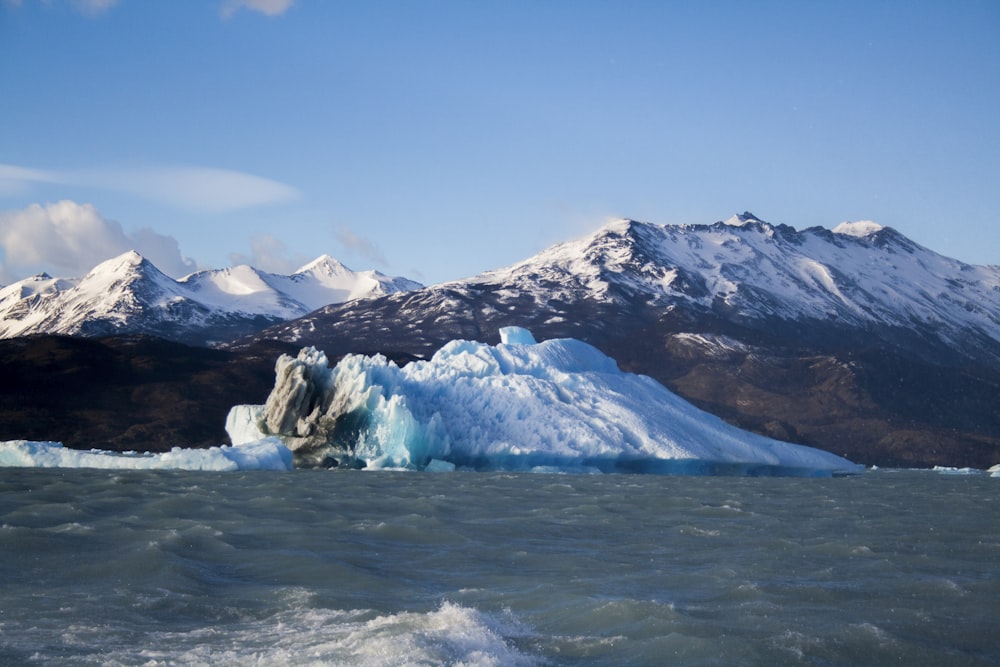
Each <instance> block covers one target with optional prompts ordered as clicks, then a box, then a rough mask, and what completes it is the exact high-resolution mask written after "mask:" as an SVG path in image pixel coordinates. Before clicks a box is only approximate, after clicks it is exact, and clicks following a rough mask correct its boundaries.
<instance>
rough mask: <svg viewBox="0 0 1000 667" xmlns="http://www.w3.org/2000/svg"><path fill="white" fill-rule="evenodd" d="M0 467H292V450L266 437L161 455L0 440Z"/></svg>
mask: <svg viewBox="0 0 1000 667" xmlns="http://www.w3.org/2000/svg"><path fill="white" fill-rule="evenodd" d="M0 467H8V468H9V467H19V468H103V469H106V470H214V471H222V472H228V471H235V470H291V469H292V467H293V466H292V453H291V451H289V450H288V448H287V447H285V446H284V445H283V444H282V443H281V441H280V440H278V439H277V438H262V439H259V440H256V441H254V442H251V443H247V444H243V445H240V446H238V447H229V446H222V447H210V448H208V449H187V448H182V447H175V448H173V449H172V450H171V451H169V452H163V453H161V454H148V453H147V454H137V453H134V452H130V453H125V454H122V453H118V452H109V451H105V450H100V449H92V450H89V451H82V450H76V449H68V448H66V447H63V446H62V444H61V443H58V442H34V441H30V440H9V441H7V442H0Z"/></svg>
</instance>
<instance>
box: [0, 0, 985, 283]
mask: <svg viewBox="0 0 1000 667" xmlns="http://www.w3.org/2000/svg"><path fill="white" fill-rule="evenodd" d="M0 86H2V88H0V100H2V101H0V282H2V283H6V282H9V281H11V280H14V279H18V278H21V277H24V276H26V275H30V274H32V273H35V272H38V271H41V270H46V271H48V272H50V273H53V274H54V275H67V276H68V275H80V274H82V273H83V272H85V271H86V270H87V269H88V268H90V267H91V266H93V265H94V264H95V263H96V262H97V261H100V260H101V259H104V258H106V257H107V256H112V255H114V254H118V252H120V251H123V250H125V249H127V248H128V247H133V246H134V247H137V249H139V250H140V252H143V253H144V254H146V255H147V256H148V257H150V259H152V260H153V261H154V262H155V263H157V265H158V266H161V268H163V269H164V270H166V271H167V272H168V273H172V274H173V275H175V276H179V275H182V274H183V273H184V272H186V271H189V270H193V269H194V268H199V267H221V266H227V265H229V264H231V263H233V262H246V261H249V262H250V263H253V264H255V265H257V266H260V267H261V268H265V269H268V270H274V271H288V270H291V269H294V268H295V267H296V266H297V265H300V264H302V263H305V261H307V260H309V259H312V258H313V257H315V256H317V255H319V254H321V253H324V252H325V253H329V254H331V255H334V256H335V257H338V258H339V259H341V260H342V261H344V262H345V263H346V264H348V265H349V266H351V267H352V268H355V269H366V268H377V269H379V270H382V271H384V272H386V273H390V274H393V275H406V276H408V277H411V278H414V279H417V280H420V281H422V282H425V283H427V284H431V283H436V282H440V281H444V280H451V279H457V278H462V277H466V276H470V275H473V274H476V273H479V272H481V271H484V270H487V269H491V268H498V267H501V266H505V265H508V264H511V263H514V262H516V261H519V260H521V259H524V258H527V257H528V256H530V255H532V254H534V253H535V252H538V251H540V250H542V249H543V248H545V247H546V246H548V245H550V244H552V243H555V242H558V241H564V240H570V239H573V238H577V237H579V236H581V235H583V234H585V233H587V232H589V231H591V230H593V229H596V228H597V227H599V226H600V225H601V224H603V223H604V222H605V221H606V220H607V219H608V218H614V217H630V218H635V219H640V220H645V221H649V222H654V223H658V224H668V223H709V222H713V221H716V220H721V219H725V218H728V217H729V216H730V215H732V214H733V213H737V212H742V211H744V210H750V211H752V212H754V213H756V214H757V215H758V216H760V217H762V218H764V219H766V220H769V221H771V222H775V223H784V224H789V225H792V226H795V227H797V228H800V229H801V228H804V227H809V226H813V225H822V226H825V227H833V226H835V225H836V224H838V223H840V222H842V221H845V220H859V219H870V220H875V221H876V222H879V223H881V224H884V225H889V226H892V227H895V228H897V229H899V230H900V231H902V232H903V233H904V234H906V235H908V236H910V237H911V238H912V239H914V240H915V241H917V242H919V243H921V244H923V245H926V246H928V247H930V248H932V249H933V250H936V251H938V252H940V253H942V254H945V255H948V256H951V257H956V258H958V259H961V260H964V261H967V262H970V263H977V264H1000V225H997V221H996V215H997V212H998V211H1000V120H998V119H1000V3H998V2H996V1H995V0H985V1H975V0H948V1H940V2H921V1H919V0H910V1H903V0H900V1H895V2H880V1H879V0H866V1H864V2H853V1H842V2H811V1H807V0H803V1H788V2H767V1H766V0H761V1H758V2H724V1H712V0H706V1H705V2H670V1H668V0H657V1H653V2H637V1H628V0H620V1H614V2H612V1H610V0H609V1H606V2H589V1H586V0H574V1H569V0H566V1H559V0H533V1H530V2H528V1H521V0H510V1H505V2H469V1H461V2H450V1H446V0H426V1H417V0H407V1H400V2H390V1H388V0H386V1H382V2H362V1H358V2H353V1H351V0H342V1H332V0H331V1H325V0H204V1H200V2H199V1H186V2H174V1H168V0H47V1H46V0H19V1H13V0H0Z"/></svg>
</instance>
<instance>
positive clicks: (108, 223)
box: [0, 200, 198, 284]
mask: <svg viewBox="0 0 1000 667" xmlns="http://www.w3.org/2000/svg"><path fill="white" fill-rule="evenodd" d="M132 249H135V250H137V251H139V253H141V254H142V255H143V256H144V257H146V258H147V259H149V261H151V262H152V263H153V264H155V265H156V266H157V268H159V269H160V270H161V271H163V272H164V273H166V274H168V275H170V276H173V277H175V278H179V277H181V276H184V275H186V274H188V273H191V272H192V271H195V270H197V269H198V266H197V265H196V264H195V262H194V261H193V260H191V259H190V258H187V257H183V256H182V255H181V252H180V247H179V245H178V243H177V240H176V239H174V238H173V237H170V236H164V235H163V234H159V233H158V232H155V231H153V230H152V229H149V228H144V229H140V230H139V231H137V232H134V233H126V232H125V231H124V230H123V229H122V226H121V225H120V224H118V223H117V222H115V221H114V220H108V219H106V218H104V217H103V216H102V215H101V214H100V212H99V211H98V210H97V208H96V207H94V206H92V205H91V204H78V203H76V202H73V201H68V200H67V201H60V202H57V203H55V204H45V205H41V204H32V205H31V206H29V207H27V208H25V209H21V210H15V211H4V212H0V283H2V284H9V283H11V282H14V281H16V280H20V279H21V278H24V277H26V276H29V275H33V274H36V273H40V272H41V271H47V272H48V273H50V274H52V275H55V276H58V277H64V278H76V277H80V276H83V275H85V274H86V273H87V272H88V271H90V269H92V268H94V266H96V265H97V264H99V263H100V262H103V261H104V260H106V259H109V258H111V257H115V256H117V255H120V254H121V253H123V252H126V251H128V250H132Z"/></svg>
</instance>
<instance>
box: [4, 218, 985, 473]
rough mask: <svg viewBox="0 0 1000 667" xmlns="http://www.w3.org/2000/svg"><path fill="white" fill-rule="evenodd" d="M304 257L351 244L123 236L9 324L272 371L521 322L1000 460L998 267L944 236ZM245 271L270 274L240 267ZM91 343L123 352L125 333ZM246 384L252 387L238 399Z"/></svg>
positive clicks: (769, 411) (783, 403) (872, 443)
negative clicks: (440, 257)
mask: <svg viewBox="0 0 1000 667" xmlns="http://www.w3.org/2000/svg"><path fill="white" fill-rule="evenodd" d="M102 267H103V268H102ZM310 267H313V269H316V268H319V267H334V268H322V270H321V271H319V272H320V273H321V274H323V275H339V274H337V272H336V271H335V270H334V269H335V268H336V267H341V268H342V265H339V263H336V262H335V260H331V259H329V258H320V260H317V262H314V263H313V264H311V265H309V266H307V267H303V269H302V270H300V272H297V273H296V274H293V276H286V277H276V276H271V275H270V274H263V273H261V272H259V271H256V270H254V269H251V268H250V267H238V268H235V269H227V270H225V271H221V272H204V273H203V274H194V275H192V276H189V277H187V278H184V279H182V280H180V281H173V280H172V279H170V278H167V277H166V276H163V274H160V273H159V272H158V271H156V270H155V267H152V265H151V264H149V263H148V262H146V261H145V260H142V259H141V258H139V257H138V256H137V255H131V254H130V255H126V256H123V257H120V258H116V260H111V261H110V262H108V263H106V265H105V264H102V265H101V267H98V268H97V269H95V270H94V271H93V272H91V276H94V280H92V281H91V280H88V279H87V278H84V279H80V280H79V281H77V282H76V283H71V282H70V281H62V282H60V281H58V280H55V279H52V278H48V277H43V276H39V277H36V278H31V279H28V280H27V281H22V283H19V284H18V285H19V287H17V290H16V293H17V295H18V296H17V298H10V299H9V298H8V290H12V288H14V287H15V286H10V287H8V288H5V289H4V290H3V291H2V292H0V306H2V308H3V310H0V315H2V318H3V320H2V323H0V327H2V328H0V332H2V333H3V335H5V336H22V335H24V334H25V333H41V332H43V331H49V332H54V333H70V334H74V335H85V336H86V335H92V336H93V335H97V336H101V335H106V334H109V333H115V332H131V333H147V334H155V335H158V336H160V337H165V338H171V339H173V340H176V341H182V342H186V343H196V344H199V345H204V344H206V343H207V342H209V341H212V342H213V344H215V346H216V347H217V348H218V349H217V350H215V351H213V352H212V354H216V355H223V356H224V357H225V358H223V356H220V357H219V358H217V359H214V360H213V361H212V362H211V363H212V364H214V365H213V366H212V368H219V369H221V368H230V369H231V366H230V365H227V364H233V363H236V361H237V360H238V359H240V358H244V357H245V358H247V359H252V360H253V363H254V364H257V366H255V367H257V368H260V369H261V370H260V372H261V373H262V374H264V373H266V372H269V371H268V370H267V369H268V363H266V360H267V359H268V358H269V357H268V355H270V354H276V353H277V351H279V350H280V351H285V350H290V349H297V348H298V347H301V346H306V345H313V346H315V347H317V348H319V349H322V350H325V351H326V353H327V354H328V355H329V356H330V357H331V358H336V357H339V356H342V355H344V354H347V353H354V352H362V353H374V352H379V353H383V354H386V355H388V356H390V357H391V358H394V359H396V360H398V362H399V363H405V361H406V360H408V359H415V358H426V357H428V356H429V355H431V354H433V353H434V352H435V351H436V350H437V349H438V348H440V347H441V346H442V345H443V344H444V343H445V342H447V341H449V340H452V339H455V338H465V339H470V340H479V341H482V342H487V343H491V344H492V343H496V342H497V341H498V340H499V337H498V330H499V328H500V327H503V326H511V325H516V326H521V327H525V328H528V329H529V330H531V331H532V332H534V334H535V336H536V338H539V339H544V338H562V337H572V338H578V339H581V340H584V341H586V342H588V343H591V344H592V345H595V346H596V347H598V348H599V349H601V350H602V351H603V352H604V353H606V354H607V355H608V356H610V357H612V358H614V359H616V360H617V361H618V364H619V366H620V367H621V368H622V370H626V371H630V372H639V373H643V374H646V375H650V376H652V377H653V378H655V379H657V380H658V381H660V382H661V383H663V384H664V385H666V386H667V387H668V388H669V389H671V390H672V391H674V392H676V393H678V394H680V395H681V396H682V397H684V398H686V399H688V400H689V401H691V402H692V403H694V404H695V405H697V406H698V407H701V408H702V409H705V410H707V411H709V412H713V413H715V414H717V415H719V416H720V417H722V418H723V419H725V420H727V421H729V422H730V423H733V424H735V425H737V426H740V427H742V428H746V429H748V430H752V431H756V432H758V433H762V434H764V435H768V436H771V437H775V438H778V439H782V440H787V441H791V442H797V443H800V444H806V445H811V446H814V447H819V448H822V449H826V450H828V451H831V452H833V453H836V454H839V455H843V456H846V457H848V458H851V459H853V460H855V461H858V462H861V463H867V464H877V465H906V466H912V465H933V464H941V465H971V466H977V467H987V466H989V465H992V464H994V463H997V462H1000V413H998V411H997V410H996V406H997V405H998V404H1000V267H996V266H988V267H984V266H973V265H968V264H964V263H962V262H959V261H957V260H954V259H950V258H947V257H944V256H942V255H939V254H937V253H935V252H933V251H931V250H929V249H927V248H924V247H922V246H920V245H919V244H916V243H914V242H913V241H912V240H910V239H908V238H906V237H905V236H904V235H902V234H901V233H899V232H898V231H896V230H894V229H892V228H889V227H882V226H880V225H877V224H875V223H871V222H854V223H844V224H842V225H839V226H837V227H835V228H833V229H832V230H831V229H825V228H820V227H813V228H808V229H803V230H797V229H795V228H793V227H790V226H787V225H776V224H771V223H768V222H765V221H764V220H761V219H760V218H758V217H757V216H755V215H753V214H751V213H743V214H740V215H736V216H733V217H732V218H730V219H728V220H726V221H723V222H717V223H713V224H705V225H667V226H659V225H654V224H649V223H643V222H637V221H633V220H620V221H615V222H613V223H610V224H608V225H606V226H605V227H603V228H601V229H600V230H598V231H596V232H595V233H593V234H591V235H588V236H587V237H584V238H581V239H578V240H575V241H572V242H568V243H563V244H558V245H555V246H553V247H551V248H548V249H546V250H544V251H543V252H541V253H539V254H537V255H535V256H534V257H531V258H529V259H526V260H525V261H523V262H520V263H518V264H515V265H513V266H510V267H506V268H503V269H498V270H493V271H488V272H485V273H482V274H480V275H478V276H474V277H471V278H467V279H464V280H459V281H454V282H449V283H442V284H438V285H433V286H430V287H424V288H419V289H418V288H417V287H418V286H417V285H415V284H414V283H412V282H411V281H405V279H398V280H400V281H401V282H393V281H392V280H389V279H387V282H380V281H379V280H378V279H377V278H376V276H375V275H372V276H368V277H369V278H370V280H371V282H368V283H365V285H368V286H370V289H367V288H364V287H362V288H358V287H355V286H356V285H357V284H358V283H357V282H355V283H351V284H352V285H354V286H352V287H345V286H344V283H342V282H341V283H337V285H338V287H337V289H339V290H340V291H339V292H337V291H336V290H332V289H330V288H329V287H324V288H322V289H321V288H318V287H316V282H314V278H311V277H308V276H312V275H313V274H312V273H311V272H310V271H311V270H312V269H310ZM300 275H302V276H306V277H300V278H298V279H296V276H300ZM352 275H355V276H357V275H359V274H352ZM102 276H104V278H102ZM109 276H119V277H118V278H115V279H110V278H109ZM120 276H128V277H129V278H128V279H125V278H121V277H120ZM331 281H332V282H331ZM319 282H322V281H319ZM334 282H336V281H333V280H332V279H330V280H329V281H327V282H325V283H323V284H324V285H327V286H329V285H331V284H333V283H334ZM90 283H92V284H93V285H96V286H97V287H89V286H88V284H90ZM258 284H266V285H267V286H268V287H269V289H267V290H265V289H260V290H257V291H254V290H253V289H247V290H246V291H245V292H240V290H239V289H237V288H236V287H234V286H236V285H240V286H245V285H258ZM81 285H83V286H84V287H85V289H81V288H80V286H81ZM125 285H128V286H129V288H128V289H127V290H126V289H124V286H125ZM283 286H284V287H283ZM296 286H299V287H301V290H299V291H296V289H295V287H296ZM306 286H309V287H308V288H307V287H306ZM119 288H120V289H119ZM323 289H327V290H328V291H325V292H324V291H322V290H323ZM46 290H48V291H46ZM116 290H118V291H116ZM272 290H273V291H272ZM377 290H381V291H382V293H381V294H378V293H377ZM119 292H121V293H122V295H123V296H122V297H121V298H118V297H117V296H114V295H116V294H118V293H119ZM13 293H14V292H12V294H13ZM71 293H73V294H74V295H75V296H74V298H72V299H71V298H69V295H70V294H71ZM307 293H308V294H309V295H311V296H310V297H307V296H305V294H307ZM334 293H336V294H338V295H339V297H338V298H333V299H329V301H328V303H327V304H326V305H322V307H319V308H315V307H316V306H318V305H321V304H320V303H319V302H320V301H323V300H324V299H327V298H328V295H330V294H334ZM63 294H65V295H66V296H60V295H63ZM237 294H244V296H240V297H237V296H236V295H237ZM128 295H131V296H128ZM247 295H250V296H247ZM352 295H354V296H360V295H364V296H365V297H366V298H361V299H351V300H347V298H346V297H348V296H352ZM113 296H114V298H112V297H113ZM312 297H315V298H312ZM8 304H13V306H11V305H8ZM147 304H153V305H152V306H150V305H147ZM8 312H14V315H15V316H13V317H12V316H9V315H8V314H7V313H8ZM42 312H45V313H46V314H45V316H44V317H43V316H41V315H38V314H36V313H42ZM237 322H239V324H238V325H237V324H236V323H237ZM17 323H27V324H29V325H31V327H32V328H28V327H22V328H17V327H18V326H21V325H20V324H17ZM268 325H270V326H268ZM223 341H228V342H223ZM14 343H16V341H12V342H11V344H12V345H13V344H14ZM18 344H21V345H23V344H24V343H23V342H22V343H18ZM95 344H96V343H95ZM101 344H102V345H105V346H109V347H110V348H112V349H113V350H112V351H113V355H112V356H114V355H119V357H120V356H121V355H125V356H126V357H127V356H128V352H127V349H126V348H128V346H127V345H123V344H122V343H120V342H113V341H111V340H108V341H105V342H103V343H101ZM49 345H50V346H53V345H54V346H55V347H56V348H58V349H59V350H64V348H68V347H71V346H68V344H67V343H65V342H63V343H60V344H58V345H55V344H53V343H49ZM144 345H145V347H144V348H143V349H144V352H143V354H146V355H149V354H151V352H150V351H149V349H148V346H149V343H148V342H147V343H145V344H144ZM11 349H12V350H14V348H11ZM19 349H20V348H19ZM171 349H172V350H173V351H172V352H171V354H174V355H176V354H178V352H177V350H176V349H175V348H171ZM2 353H3V348H2V347H0V367H2V366H3V363H4V362H3V356H2ZM9 354H10V355H12V356H14V357H16V356H17V355H18V354H23V350H21V351H17V350H14V351H11V352H9ZM60 354H63V352H60ZM66 354H68V353H66ZM109 354H110V353H109ZM199 354H202V353H199ZM225 355H228V356H225ZM116 358H118V357H116ZM12 363H13V362H12ZM205 363H208V362H205ZM140 366H141V364H140ZM10 368H14V366H10ZM17 368H21V367H20V366H17ZM206 368H207V367H206ZM19 372H22V373H27V372H29V370H27V369H26V368H21V371H19ZM138 372H139V371H135V373H138ZM164 372H166V371H164ZM206 372H208V371H206ZM212 372H215V371H212ZM219 372H220V373H221V372H222V371H219ZM226 372H230V371H226ZM133 375H134V374H133ZM122 377H123V378H124V377H125V376H122ZM128 377H133V376H132V375H129V376H128ZM206 377H207V376H206ZM175 381H176V379H175V380H171V382H175ZM204 381H205V382H207V381H208V380H207V379H206V380H204ZM122 382H132V380H127V381H126V380H125V379H122ZM249 384H251V383H246V382H244V388H245V387H246V386H249ZM258 384H260V385H261V386H263V385H265V384H266V382H265V381H264V379H262V380H261V382H259V383H258ZM46 386H50V385H46ZM129 386H131V385H129ZM171 386H174V385H171ZM178 386H179V385H178ZM116 391H117V390H116ZM123 391H124V390H123ZM164 391H167V390H164ZM170 391H173V390H170ZM217 391H225V389H223V388H222V387H220V388H219V389H218V390H217ZM255 391H262V390H255ZM0 393H2V392H0ZM116 395H119V394H116ZM122 395H124V394H122ZM251 399H252V397H250V399H248V397H247V396H246V395H245V392H244V395H241V396H240V398H239V400H233V401H232V403H231V404H233V403H247V402H254V401H253V400H251ZM262 399H263V397H261V398H260V399H258V402H259V401H260V400H262ZM220 400H221V399H220ZM0 408H2V405H0ZM102 414H103V413H102ZM0 417H2V415H0ZM223 418H224V415H222V416H220V424H221V420H222V419H223ZM2 422H3V420H2V418H0V423H2ZM217 426H218V425H212V428H217ZM6 436H7V434H6V433H0V439H2V438H4V437H6ZM11 437H27V436H25V435H23V434H15V435H12V436H11ZM50 437H55V435H52V436H50ZM120 442H121V446H123V447H124V446H125V445H126V442H125V441H124V440H122V441H120ZM175 444H185V443H175ZM187 444H192V443H190V442H189V443H187ZM91 446H92V445H91Z"/></svg>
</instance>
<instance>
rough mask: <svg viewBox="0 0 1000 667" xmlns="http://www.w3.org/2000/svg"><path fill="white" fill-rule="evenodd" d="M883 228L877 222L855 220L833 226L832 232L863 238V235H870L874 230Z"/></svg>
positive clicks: (878, 230)
mask: <svg viewBox="0 0 1000 667" xmlns="http://www.w3.org/2000/svg"><path fill="white" fill-rule="evenodd" d="M883 229H885V227H883V226H882V225H880V224H878V223H877V222H872V221H871V220H857V221H855V222H842V223H840V224H839V225H837V226H836V227H834V228H833V233H834V234H843V235H844V236H856V237H858V238H864V237H865V236H870V235H872V234H874V233H875V232H880V231H882V230H883Z"/></svg>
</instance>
